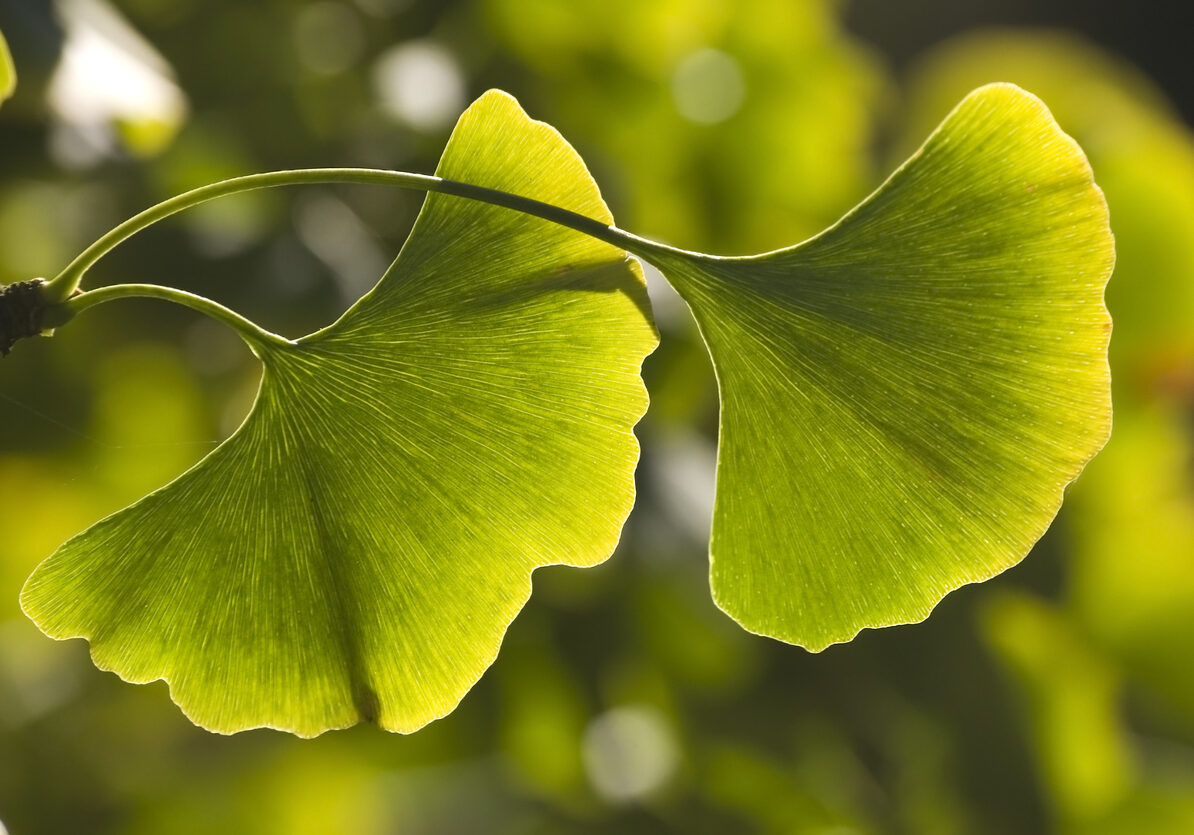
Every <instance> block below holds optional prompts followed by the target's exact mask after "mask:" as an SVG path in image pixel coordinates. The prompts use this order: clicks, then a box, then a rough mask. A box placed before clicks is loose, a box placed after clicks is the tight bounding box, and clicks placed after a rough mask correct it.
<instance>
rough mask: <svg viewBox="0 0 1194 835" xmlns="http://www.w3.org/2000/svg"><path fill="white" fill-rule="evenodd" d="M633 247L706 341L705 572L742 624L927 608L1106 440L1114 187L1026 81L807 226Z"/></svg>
mask: <svg viewBox="0 0 1194 835" xmlns="http://www.w3.org/2000/svg"><path fill="white" fill-rule="evenodd" d="M638 249H641V254H642V255H643V257H646V258H648V259H650V260H651V261H653V262H654V263H655V264H656V265H657V266H659V268H660V269H661V270H662V271H663V272H664V274H665V275H667V277H668V278H669V279H670V280H671V281H672V283H673V284H674V285H675V286H676V288H677V289H678V290H679V292H680V294H681V295H682V296H683V297H684V298H685V300H686V301H687V302H688V303H689V305H690V306H691V308H692V310H693V313H694V314H695V316H696V319H697V322H698V324H699V325H700V328H701V331H702V333H703V335H704V338H705V341H706V343H707V345H708V347H709V351H710V354H711V355H712V358H713V364H714V367H715V369H716V372H717V379H718V384H719V389H720V394H721V437H720V448H719V452H718V472H717V495H716V503H715V509H714V521H713V533H712V542H711V546H710V551H711V559H712V584H713V592H714V597H715V599H716V600H717V602H718V604H719V605H720V606H721V607H722V608H723V609H725V611H726V612H728V613H729V614H730V615H731V616H733V617H734V618H735V619H736V620H738V621H739V623H741V624H742V625H743V626H744V627H746V628H747V629H749V630H751V631H754V632H758V633H762V634H765V635H770V636H773V637H776V638H779V639H781V640H784V641H788V642H792V643H797V644H800V645H803V646H806V647H808V648H810V649H822V648H824V647H825V646H827V645H829V644H832V643H836V642H840V641H847V640H849V639H850V638H852V637H853V636H854V635H855V634H857V633H858V631H859V630H861V629H863V628H865V627H876V626H886V625H891V624H897V623H908V622H913V621H918V620H921V619H923V618H924V617H926V616H927V615H928V613H929V611H930V610H931V609H932V607H933V606H934V605H935V604H936V603H937V602H938V601H939V600H940V599H941V598H942V597H943V596H944V595H945V594H946V593H947V592H949V591H951V590H952V589H954V588H957V587H958V586H960V585H962V584H965V583H970V582H975V581H979V580H983V579H986V578H988V577H991V576H992V575H994V574H996V573H998V572H1000V571H1003V570H1004V569H1006V568H1008V567H1009V566H1011V565H1013V564H1015V563H1016V562H1018V561H1019V560H1020V559H1022V558H1023V556H1024V555H1025V554H1026V553H1027V552H1028V550H1029V548H1030V547H1031V546H1032V544H1033V543H1034V542H1035V541H1036V540H1037V539H1038V538H1039V537H1040V536H1041V534H1042V533H1043V532H1044V531H1045V529H1046V528H1047V527H1048V525H1049V523H1050V521H1051V520H1052V519H1053V517H1054V515H1055V514H1056V512H1057V509H1058V506H1059V504H1060V502H1061V498H1062V492H1063V490H1064V488H1065V486H1066V485H1067V484H1068V483H1069V482H1070V481H1071V480H1073V479H1074V478H1075V477H1076V476H1077V475H1078V473H1079V472H1080V471H1081V469H1082V467H1083V466H1084V465H1085V463H1086V462H1087V460H1089V459H1090V457H1091V456H1092V455H1094V453H1095V452H1097V451H1098V450H1099V448H1100V447H1101V446H1102V445H1103V443H1104V442H1105V440H1106V438H1107V435H1108V432H1109V429H1110V416H1111V411H1110V405H1111V404H1110V391H1109V376H1108V370H1107V340H1108V337H1109V334H1110V319H1109V317H1108V315H1107V311H1106V308H1105V306H1104V304H1103V290H1104V287H1105V285H1106V282H1107V278H1108V276H1109V274H1110V272H1111V267H1112V263H1113V260H1114V253H1113V247H1112V239H1111V234H1110V231H1109V228H1108V222H1107V210H1106V206H1105V203H1104V201H1103V198H1102V194H1101V192H1100V191H1099V189H1098V188H1097V187H1096V186H1095V185H1094V183H1093V181H1092V178H1091V171H1090V168H1089V166H1088V165H1087V162H1086V159H1085V157H1084V156H1083V154H1082V152H1081V151H1080V150H1079V149H1078V147H1077V145H1076V144H1075V143H1074V142H1073V140H1072V139H1070V138H1069V137H1068V136H1067V135H1065V134H1064V133H1063V132H1062V131H1061V130H1060V129H1059V128H1058V126H1057V124H1056V123H1055V122H1054V121H1053V119H1052V117H1051V116H1050V115H1049V113H1048V111H1047V110H1046V109H1045V107H1044V105H1043V104H1041V102H1040V101H1039V100H1037V99H1036V98H1035V97H1033V96H1031V95H1029V94H1027V93H1025V92H1024V91H1022V90H1020V89H1018V88H1016V87H1013V86H1011V85H1006V84H1001V85H992V86H988V87H984V88H980V89H979V90H977V91H975V92H974V93H972V94H971V95H970V96H968V97H967V98H966V99H965V100H964V101H963V102H962V103H961V104H960V105H959V106H958V107H957V109H955V110H954V111H953V113H952V114H950V116H949V117H948V118H947V119H946V120H945V122H944V123H943V124H942V125H941V126H940V127H939V128H938V129H937V130H936V132H935V133H934V134H933V135H932V136H931V137H930V138H929V140H928V141H927V142H926V144H925V145H924V146H923V147H922V148H921V149H920V150H919V151H918V152H917V153H916V154H915V155H914V156H913V157H912V158H911V159H910V160H909V161H908V162H907V163H906V164H905V165H904V166H903V167H902V168H900V169H899V170H898V171H897V172H896V173H895V174H894V175H892V177H891V178H890V179H889V180H888V181H887V182H886V183H885V184H884V185H883V186H882V187H881V188H880V189H879V190H878V191H876V192H875V193H874V194H873V195H871V196H870V197H869V198H868V199H867V200H865V201H864V202H863V203H862V204H860V205H859V206H858V207H856V208H855V209H854V210H853V211H851V212H850V213H849V214H848V215H847V216H846V217H845V218H843V219H842V220H841V221H840V222H839V223H837V224H836V225H835V226H833V227H831V228H830V229H829V230H827V231H826V232H824V233H822V234H820V235H818V236H817V237H815V238H813V239H811V240H809V241H806V242H805V243H803V244H800V245H798V246H795V247H793V248H790V249H785V250H780V251H777V252H772V253H768V254H766V255H760V256H756V257H748V258H714V257H709V256H700V255H695V254H685V253H681V252H679V251H675V250H672V251H668V250H666V249H662V248H652V247H650V246H646V247H640V248H638Z"/></svg>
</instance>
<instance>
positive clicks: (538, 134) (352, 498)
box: [21, 92, 656, 736]
mask: <svg viewBox="0 0 1194 835" xmlns="http://www.w3.org/2000/svg"><path fill="white" fill-rule="evenodd" d="M437 173H438V174H440V175H441V176H444V177H451V178H455V179H457V180H463V181H467V182H469V183H473V184H477V185H481V186H488V187H491V188H495V189H501V190H505V191H507V192H512V193H514V194H518V195H522V196H525V197H531V198H535V199H538V200H542V201H545V202H548V203H552V204H555V205H557V206H560V207H563V208H565V209H570V210H572V211H575V212H578V213H581V214H584V215H587V216H589V217H593V218H597V219H600V220H602V221H604V222H606V223H608V222H610V215H609V212H608V210H607V209H606V207H605V205H604V204H603V203H602V201H601V197H600V195H599V193H598V190H597V187H596V184H595V183H594V182H593V180H592V178H591V177H590V176H589V174H588V172H587V170H586V169H585V167H584V164H583V163H582V162H581V160H580V158H579V157H578V156H577V155H576V153H575V152H574V151H573V150H572V149H571V147H569V146H568V144H567V143H566V142H565V141H564V140H563V139H562V137H560V135H559V134H558V133H556V132H555V131H554V130H553V129H551V128H550V127H548V126H547V125H544V124H542V123H539V122H534V121H531V120H530V119H528V118H527V117H526V115H525V114H524V113H523V112H522V111H521V110H520V109H519V107H518V105H517V104H516V103H515V102H514V100H513V99H511V98H510V97H508V96H506V95H504V94H501V93H497V92H490V93H487V94H486V95H485V96H483V97H482V98H481V99H480V100H478V101H477V102H476V103H475V104H473V106H472V107H470V108H469V110H468V111H467V112H466V113H465V114H464V115H463V116H462V117H461V120H460V123H459V124H458V125H457V128H456V130H455V132H454V133H453V135H452V138H451V140H450V142H449V144H448V147H447V149H446V150H445V152H444V156H443V159H442V161H441V163H440V166H439V170H438V172H437ZM647 311H648V308H647V300H646V293H645V286H644V284H643V282H642V276H641V273H640V272H639V270H638V267H637V264H635V263H634V262H632V261H630V260H629V259H628V258H627V257H626V256H625V254H624V253H623V252H621V251H620V250H618V249H616V248H615V247H613V246H610V245H608V244H604V243H600V242H598V241H596V240H594V239H592V238H589V237H586V236H584V235H582V234H580V233H578V232H575V231H572V230H570V229H566V228H564V227H561V226H557V225H554V224H552V223H549V222H547V221H544V220H539V219H536V218H532V217H528V216H526V215H522V214H518V213H516V212H512V211H509V210H507V209H503V208H497V207H494V206H490V205H486V204H483V203H477V202H472V201H468V200H462V199H460V198H456V197H450V196H445V195H434V194H433V195H429V196H428V198H427V202H426V204H425V206H424V208H423V211H422V213H421V214H420V216H419V218H418V220H417V222H416V224H415V228H414V230H413V231H412V232H411V235H410V238H409V239H408V240H407V242H406V244H405V246H404V247H403V249H402V252H401V254H400V255H399V257H398V259H397V261H396V262H395V263H394V265H393V266H392V267H391V268H390V270H389V271H388V272H387V273H386V275H385V276H384V277H383V278H382V280H381V281H380V283H379V284H378V285H377V286H376V287H375V288H374V289H373V290H372V291H371V292H370V293H369V294H367V295H366V296H365V297H364V298H363V299H361V301H360V302H358V303H357V304H356V305H355V306H353V307H352V308H351V309H350V310H349V311H348V312H347V313H345V314H344V316H343V317H342V318H341V319H340V320H339V321H337V322H336V323H335V324H333V325H332V326H330V327H328V328H326V329H325V330H322V331H320V332H318V333H315V334H312V335H311V336H308V337H306V338H304V339H301V340H298V342H297V343H294V344H293V345H278V346H270V347H268V348H263V349H262V350H261V353H262V357H261V359H262V361H263V363H264V366H265V370H264V376H263V379H262V382H261V388H260V391H259V393H258V397H257V401H256V403H255V404H254V406H253V409H252V411H251V413H250V414H249V416H248V418H247V419H246V420H245V422H244V424H243V425H242V426H241V427H240V429H239V430H238V431H237V432H236V433H235V434H234V435H233V436H232V437H231V438H229V439H228V440H227V441H226V442H225V443H224V444H222V445H221V446H220V447H219V448H218V449H216V450H215V451H214V452H212V453H211V454H210V455H209V456H207V457H206V458H205V459H204V460H203V461H202V462H200V463H199V464H198V465H197V466H195V467H194V468H193V469H191V470H190V471H189V472H187V473H186V474H184V475H182V476H181V477H179V478H178V479H177V480H175V481H174V482H173V483H171V484H170V485H168V486H167V487H165V488H163V489H162V490H160V491H158V492H156V493H153V494H151V495H150V496H148V497H146V498H145V499H143V500H142V501H140V502H138V503H137V504H135V505H133V506H131V507H129V508H127V509H126V510H123V511H121V512H119V513H116V514H115V515H113V516H110V517H108V518H107V519H104V520H103V521H101V522H99V523H98V524H96V525H95V526H93V527H91V528H90V529H88V530H87V531H85V532H83V533H82V534H80V535H79V536H77V537H75V538H74V539H72V540H70V541H69V542H67V543H66V544H65V545H63V546H62V547H61V548H60V549H59V550H58V551H57V552H56V553H55V554H53V555H52V556H51V557H50V558H49V559H47V560H46V561H45V562H44V563H42V565H41V566H39V567H38V569H37V570H36V571H35V573H34V574H33V576H32V577H31V578H30V579H29V582H28V583H27V585H26V587H25V589H24V592H23V594H22V599H21V600H22V605H23V607H24V609H25V611H26V612H27V613H28V614H29V615H30V617H32V618H33V619H34V620H35V621H36V622H37V624H38V625H39V626H40V627H41V628H42V629H43V630H44V631H46V632H47V633H48V634H50V635H52V636H54V637H58V638H69V637H79V636H81V637H85V638H88V639H89V640H90V641H91V651H92V655H93V657H94V659H95V662H96V664H97V665H99V666H101V667H103V668H105V669H109V670H113V671H115V672H117V673H118V674H120V675H121V676H122V677H123V678H125V679H128V680H130V681H135V682H147V681H151V680H155V679H159V678H160V679H165V680H167V681H168V682H169V684H170V688H171V693H172V696H173V698H174V699H175V701H176V702H177V703H178V704H179V706H180V707H181V708H182V709H183V711H185V712H186V714H187V715H188V716H189V717H190V718H191V719H192V720H194V721H195V722H196V723H198V724H200V725H202V726H204V727H206V728H210V729H212V730H216V731H221V732H233V731H237V730H241V729H245V728H251V727H257V726H269V727H274V728H280V729H285V730H289V731H292V732H294V733H296V734H299V735H302V736H310V735H314V734H318V733H320V732H321V731H324V730H326V729H329V728H337V727H343V726H347V725H351V724H353V723H355V722H357V721H359V720H368V721H372V722H376V723H377V724H379V725H380V726H382V727H384V728H387V729H390V730H396V731H412V730H415V729H417V728H419V727H421V726H422V725H424V724H426V723H427V722H429V721H431V720H433V719H435V718H437V717H440V716H443V715H444V714H446V713H447V712H449V711H450V710H451V709H452V708H453V707H454V706H455V705H456V703H457V702H458V701H459V700H460V699H461V697H462V696H463V694H464V693H465V692H466V691H467V690H468V689H469V688H470V687H471V686H472V684H473V683H474V682H475V681H476V680H477V679H478V677H479V676H480V675H481V674H482V672H483V671H484V670H485V668H486V667H487V666H488V665H489V664H490V663H491V662H492V661H493V659H494V657H495V655H496V653H497V651H498V646H499V643H500V642H501V639H502V636H503V634H504V632H505V630H506V627H507V625H508V624H509V623H510V621H511V620H512V619H513V618H514V616H515V615H516V614H517V612H518V611H519V609H520V608H521V607H522V605H523V604H524V602H525V601H526V599H527V596H528V595H529V593H530V588H531V584H530V576H531V572H532V571H533V570H534V569H535V568H536V567H538V566H541V565H546V564H554V563H564V564H569V565H578V566H583V565H593V564H595V563H599V562H601V561H602V560H604V559H606V557H608V556H609V554H610V553H611V551H612V550H613V548H614V546H615V545H616V543H617V541H618V537H619V534H620V531H621V527H622V523H623V521H624V519H625V517H626V515H627V513H629V511H630V508H631V505H632V503H633V500H634V485H633V471H634V467H635V463H636V461H637V458H638V445H637V442H636V441H635V438H634V436H633V434H632V431H631V430H632V427H633V426H634V424H635V422H636V421H637V420H638V419H639V418H640V417H641V415H642V414H643V412H644V410H645V409H646V405H647V399H646V393H645V391H644V389H643V386H642V382H641V379H640V376H639V369H640V365H641V363H642V360H643V358H644V357H645V355H646V354H648V353H649V352H650V351H651V350H652V349H653V348H654V346H655V344H656V335H655V331H654V327H653V325H652V323H651V321H650V317H649V314H648V312H647Z"/></svg>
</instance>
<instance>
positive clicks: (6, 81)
mask: <svg viewBox="0 0 1194 835" xmlns="http://www.w3.org/2000/svg"><path fill="white" fill-rule="evenodd" d="M16 88H17V71H16V69H15V68H14V67H13V65H12V56H11V55H10V54H9V52H8V42H7V41H5V40H4V33H3V32H0V102H3V101H4V100H5V99H7V98H8V97H9V96H11V95H12V92H13V90H15V89H16Z"/></svg>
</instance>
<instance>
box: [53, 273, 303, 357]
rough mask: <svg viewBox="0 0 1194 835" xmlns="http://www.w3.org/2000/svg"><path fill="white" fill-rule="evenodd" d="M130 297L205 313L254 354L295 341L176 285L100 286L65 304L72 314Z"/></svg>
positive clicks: (260, 354) (261, 353)
mask: <svg viewBox="0 0 1194 835" xmlns="http://www.w3.org/2000/svg"><path fill="white" fill-rule="evenodd" d="M129 298H142V299H164V300H166V301H170V302H175V303H176V304H181V305H185V306H186V307H189V308H191V309H193V310H197V311H199V312H200V313H204V314H206V315H208V316H210V317H212V318H213V319H216V320H218V321H220V322H223V323H224V324H226V325H228V326H229V327H230V328H232V329H233V330H234V331H236V332H237V334H238V335H239V336H240V338H241V339H243V340H244V341H245V342H246V343H247V344H248V346H249V348H250V349H251V350H252V351H253V353H254V354H256V355H257V356H259V357H260V356H262V355H263V354H265V353H267V352H268V351H269V349H270V348H271V347H278V346H282V345H287V346H289V345H293V344H294V343H293V342H291V341H290V340H289V339H287V338H285V337H283V336H278V335H277V334H276V333H270V332H269V331H267V330H265V329H264V328H262V327H260V326H258V325H256V324H254V323H253V322H251V321H249V320H248V319H246V318H245V317H244V316H241V315H240V314H239V313H235V312H233V311H231V310H229V309H228V308H226V307H224V306H223V305H222V304H217V303H216V302H213V301H211V300H210V299H205V298H204V297H203V296H196V295H195V294H194V293H188V292H186V291H185V290H175V289H174V288H173V287H163V286H161V285H158V284H113V285H111V286H108V287H100V288H99V289H96V290H89V291H88V292H86V293H80V294H78V295H76V296H72V297H71V298H70V299H69V300H67V301H66V302H65V303H63V307H65V308H66V309H67V311H68V313H69V315H70V316H76V315H78V314H79V313H82V312H83V311H84V310H87V309H88V308H89V307H94V306H95V305H97V304H103V303H104V302H108V301H112V300H113V299H129Z"/></svg>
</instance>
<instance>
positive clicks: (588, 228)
mask: <svg viewBox="0 0 1194 835" xmlns="http://www.w3.org/2000/svg"><path fill="white" fill-rule="evenodd" d="M313 183H357V184H366V185H387V186H397V187H399V188H409V189H417V190H420V191H430V192H438V193H440V194H451V195H454V196H457V197H464V198H468V199H470V200H479V201H481V202H484V203H490V204H493V205H496V206H503V207H505V208H508V209H513V210H514V211H518V212H522V213H524V214H529V215H534V216H535V217H540V218H543V219H544V220H549V221H552V222H553V223H558V224H561V225H563V226H567V227H569V228H571V229H575V230H577V231H578V232H583V233H584V234H586V235H591V236H592V237H594V238H597V239H598V240H602V241H605V242H606V243H610V244H613V245H614V246H617V247H619V248H621V249H625V250H627V251H628V252H631V253H633V254H635V255H639V256H642V257H650V254H651V253H656V254H658V253H660V252H670V253H673V254H677V253H683V250H677V249H674V248H672V247H668V246H666V245H664V244H658V243H655V242H653V241H649V240H646V239H645V238H640V237H638V236H637V235H632V234H631V233H629V232H624V231H623V230H621V229H618V228H617V227H616V226H610V225H608V224H605V223H602V222H601V221H598V220H594V219H592V218H590V217H586V216H584V215H581V214H577V213H576V212H571V211H568V210H567V209H561V208H560V207H558V206H553V205H551V204H549V203H543V202H540V201H538V200H532V199H530V198H528V197H520V196H519V195H516V194H510V193H508V192H504V191H498V190H496V189H491V188H485V187H484V186H476V185H472V184H470V183H462V182H458V181H456V180H447V179H444V178H442V177H435V176H431V175H428V174H411V173H408V172H405V171H385V170H380V169H372V168H307V169H298V170H293V171H267V172H264V173H261V174H250V175H248V176H244V177H235V178H232V179H229V180H222V181H221V182H218V183H212V184H210V185H206V186H201V187H199V188H196V189H193V190H191V191H188V192H184V193H183V194H180V195H177V196H176V197H172V198H170V199H169V200H165V201H163V202H161V203H158V204H157V205H156V206H152V207H151V208H148V209H146V210H145V211H143V212H141V213H140V214H137V215H134V216H133V217H131V218H129V219H128V220H126V221H125V222H124V223H122V224H120V225H119V226H117V227H115V228H114V229H112V230H111V231H110V232H108V233H107V234H105V235H104V236H103V237H101V238H99V239H98V240H97V241H96V242H95V243H93V244H92V245H91V246H89V247H87V249H85V250H83V252H81V253H80V254H79V255H78V256H77V257H76V258H75V259H74V260H73V261H71V262H70V264H68V265H67V267H66V269H64V270H63V271H62V272H61V273H59V274H58V275H57V276H56V277H55V278H53V279H52V280H51V281H49V282H47V283H46V285H45V288H44V290H45V296H46V300H47V301H48V302H50V303H57V302H64V301H66V300H67V299H68V298H70V297H71V295H72V294H73V293H75V291H76V290H77V289H78V287H79V283H80V282H81V281H82V279H83V274H84V273H85V272H86V271H87V269H88V268H89V267H91V266H92V265H93V264H95V262H96V261H98V260H99V259H100V258H102V257H103V256H104V255H105V254H106V253H108V252H109V251H111V250H112V249H113V248H114V247H116V246H117V245H118V244H120V243H121V242H122V241H125V240H127V239H128V238H130V237H131V236H133V235H135V234H136V233H138V232H140V231H141V230H143V229H145V228H147V227H149V226H152V225H153V224H155V223H157V222H158V221H159V220H163V219H165V218H167V217H169V216H170V215H173V214H176V213H178V212H181V211H183V210H184V209H188V208H191V207H192V206H197V205H199V204H200V203H206V202H207V201H209V200H214V199H216V198H218V197H225V196H228V195H232V194H239V193H241V192H246V191H255V190H257V189H264V188H275V187H278V186H287V185H299V184H313ZM143 286H152V285H143ZM92 292H95V291H92ZM87 295H89V296H90V295H91V294H90V293H88V294H87ZM187 295H189V294H187ZM157 297H158V298H164V296H162V295H161V294H159V295H158V296H157ZM107 298H115V296H106V297H104V300H106V299H107ZM192 298H199V297H198V296H195V297H192ZM175 300H177V299H175ZM205 301H206V300H205ZM211 304H214V302H213V303H211ZM191 306H192V307H194V306H195V305H191ZM217 307H218V306H217ZM221 309H223V308H221ZM207 312H209V313H210V312H212V309H211V308H208V309H207ZM226 312H227V313H231V311H226ZM231 315H233V316H235V315H236V314H231ZM219 318H222V319H224V320H225V321H228V318H227V316H221V317H219ZM238 318H239V317H238ZM262 333H265V331H262ZM271 336H272V334H271ZM279 338H280V337H279Z"/></svg>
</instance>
